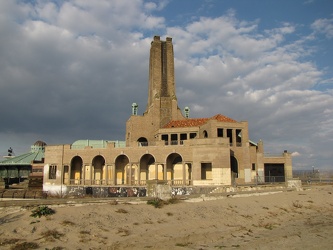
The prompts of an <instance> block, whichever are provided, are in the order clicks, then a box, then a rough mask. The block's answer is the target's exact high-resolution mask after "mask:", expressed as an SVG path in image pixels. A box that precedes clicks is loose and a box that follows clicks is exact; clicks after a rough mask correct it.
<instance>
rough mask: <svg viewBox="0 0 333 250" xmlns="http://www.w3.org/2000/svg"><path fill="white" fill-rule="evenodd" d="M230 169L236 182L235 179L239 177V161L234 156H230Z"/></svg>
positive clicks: (233, 180)
mask: <svg viewBox="0 0 333 250" xmlns="http://www.w3.org/2000/svg"><path fill="white" fill-rule="evenodd" d="M230 169H231V180H232V183H233V184H234V182H235V179H236V178H238V161H237V159H236V158H235V157H234V156H230Z"/></svg>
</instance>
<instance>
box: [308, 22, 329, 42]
mask: <svg viewBox="0 0 333 250" xmlns="http://www.w3.org/2000/svg"><path fill="white" fill-rule="evenodd" d="M311 28H312V29H313V30H314V31H315V32H317V33H321V34H324V35H325V36H326V37H327V38H329V39H331V38H333V18H331V19H328V18H321V19H317V20H316V21H314V22H313V23H312V24H311Z"/></svg>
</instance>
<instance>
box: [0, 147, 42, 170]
mask: <svg viewBox="0 0 333 250" xmlns="http://www.w3.org/2000/svg"><path fill="white" fill-rule="evenodd" d="M42 158H44V150H42V149H41V150H32V151H30V152H29V153H26V154H23V155H19V156H15V157H11V158H7V159H6V160H4V161H1V162H0V166H4V165H31V164H32V162H33V161H41V160H42Z"/></svg>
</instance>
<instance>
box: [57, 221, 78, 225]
mask: <svg viewBox="0 0 333 250" xmlns="http://www.w3.org/2000/svg"><path fill="white" fill-rule="evenodd" d="M60 224H61V225H63V226H74V225H75V223H74V222H72V221H70V220H64V221H62V222H61V223H60Z"/></svg>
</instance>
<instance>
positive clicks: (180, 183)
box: [63, 179, 192, 186]
mask: <svg viewBox="0 0 333 250" xmlns="http://www.w3.org/2000/svg"><path fill="white" fill-rule="evenodd" d="M167 183H168V184H169V185H171V186H184V185H186V186H189V185H192V180H185V183H184V181H183V180H167ZM63 184H64V185H68V179H67V180H64V183H63ZM69 185H74V186H75V185H77V186H80V185H89V186H90V185H94V186H108V185H114V186H121V185H129V184H125V183H122V184H120V183H117V184H115V183H114V181H113V180H83V179H71V180H69ZM131 185H132V186H146V185H147V180H140V181H139V180H133V181H132V182H131Z"/></svg>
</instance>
